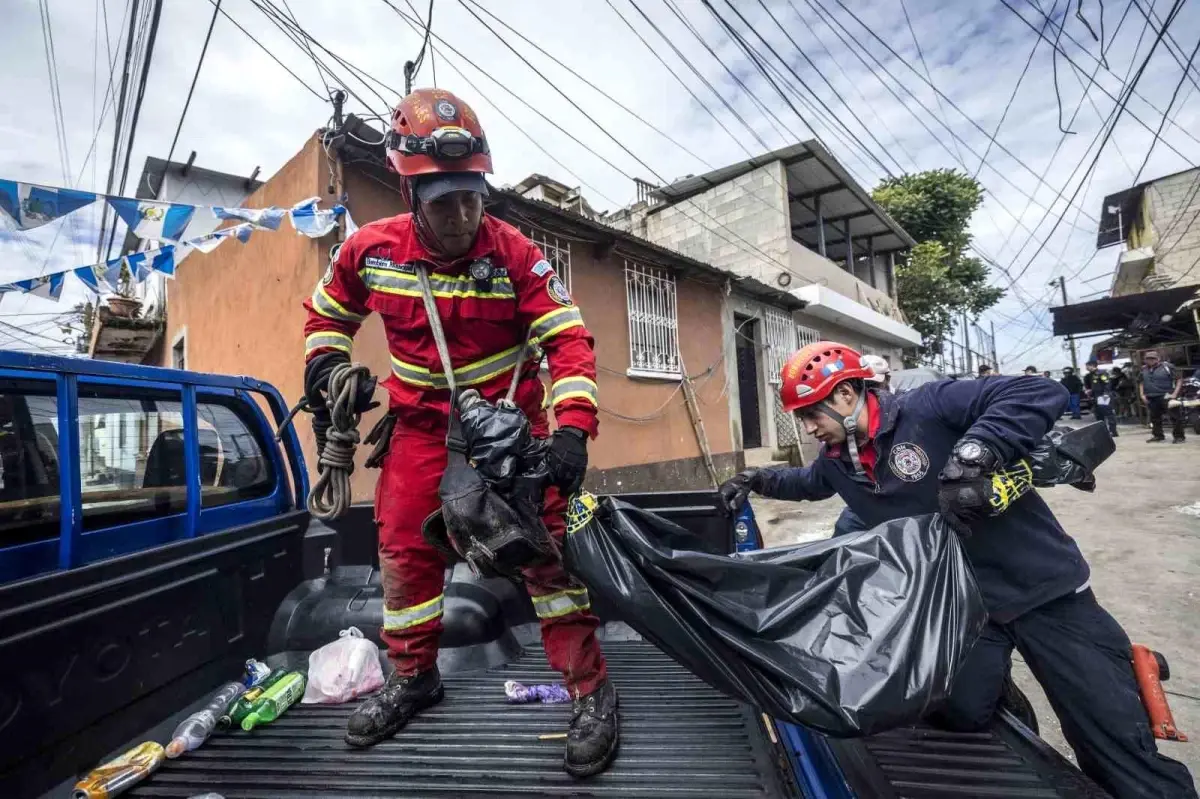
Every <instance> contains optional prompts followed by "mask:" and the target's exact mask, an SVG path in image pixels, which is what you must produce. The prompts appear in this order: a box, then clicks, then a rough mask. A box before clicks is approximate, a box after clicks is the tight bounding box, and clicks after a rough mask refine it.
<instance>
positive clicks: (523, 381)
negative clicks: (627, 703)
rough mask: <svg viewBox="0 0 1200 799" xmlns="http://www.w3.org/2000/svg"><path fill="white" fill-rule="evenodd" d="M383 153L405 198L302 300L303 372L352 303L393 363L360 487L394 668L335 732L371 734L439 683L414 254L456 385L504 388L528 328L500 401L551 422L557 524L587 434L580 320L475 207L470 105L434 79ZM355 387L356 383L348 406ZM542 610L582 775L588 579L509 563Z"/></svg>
mask: <svg viewBox="0 0 1200 799" xmlns="http://www.w3.org/2000/svg"><path fill="white" fill-rule="evenodd" d="M387 151H388V160H389V162H390V166H391V167H392V169H393V170H395V171H396V172H398V173H399V174H400V175H401V186H402V191H403V194H404V197H405V199H406V201H407V202H408V205H409V207H410V208H412V209H413V212H412V213H411V214H401V215H399V216H395V217H391V218H388V219H380V220H378V221H376V222H372V223H371V224H368V225H364V226H363V227H362V228H361V229H359V230H358V231H356V232H355V233H354V234H352V235H351V236H350V237H349V238H348V239H347V240H346V241H345V242H344V243H343V244H342V246H341V248H340V250H339V251H338V253H337V256H336V258H335V259H334V261H333V262H332V263H331V264H330V267H329V270H328V271H327V272H326V274H325V276H324V277H323V279H322V280H321V282H320V284H319V285H318V286H317V287H316V289H315V291H314V292H313V295H312V298H311V299H310V300H309V301H307V302H306V303H305V306H304V307H305V308H306V309H307V310H308V321H307V323H306V324H305V326H304V332H305V336H306V340H305V349H306V354H305V360H306V362H307V366H306V374H305V383H306V387H308V388H309V389H310V390H311V388H312V387H313V386H317V387H322V381H324V383H325V387H327V383H328V375H329V372H330V370H331V368H332V367H333V366H334V365H335V364H337V363H346V362H348V361H349V358H350V348H351V340H352V338H353V337H354V334H355V333H356V332H357V331H358V328H359V326H360V325H361V323H362V321H363V318H364V317H365V316H366V315H367V314H368V313H370V312H371V311H375V312H376V313H378V314H379V315H380V316H381V317H382V320H383V325H384V331H385V333H386V335H387V341H388V350H389V352H390V353H391V361H392V364H391V365H392V374H391V375H390V376H389V377H388V378H387V379H386V380H385V381H384V383H383V385H384V387H385V388H386V389H387V392H388V399H389V403H390V409H391V413H392V414H394V416H395V418H396V426H395V430H394V433H393V435H392V437H391V441H390V448H389V450H388V453H387V455H386V456H385V459H384V461H383V473H382V475H381V476H380V479H379V483H378V486H377V489H376V493H375V516H376V519H377V521H378V524H379V560H380V567H381V570H382V575H383V586H384V623H383V631H382V636H383V639H384V641H385V642H386V643H387V647H388V656H389V658H390V659H391V661H392V663H393V664H394V665H395V673H394V674H392V676H391V677H389V678H388V681H387V684H386V685H385V686H384V688H383V689H382V690H381V691H380V692H379V693H378V694H377V695H376V696H374V697H372V698H371V699H368V700H367V701H366V702H364V703H363V705H362V706H361V707H360V708H359V709H358V710H357V711H355V713H354V715H353V716H351V717H350V721H349V723H348V724H347V730H346V741H347V742H348V743H350V744H352V745H355V746H370V745H372V744H375V743H377V742H378V741H381V740H383V739H385V738H388V737H390V736H391V735H394V734H395V733H396V732H397V731H398V730H399V729H400V728H401V727H403V726H404V725H405V724H406V723H407V722H408V720H409V719H410V718H412V717H413V716H414V715H415V714H416V713H418V712H419V711H421V710H422V709H424V708H427V707H430V706H432V705H434V704H436V703H437V702H439V701H441V699H442V695H443V688H442V682H441V678H440V676H439V674H438V670H437V652H438V637H439V635H440V633H441V631H442V608H443V603H444V601H445V600H444V595H443V593H442V591H443V584H442V583H443V576H444V570H445V567H446V564H445V562H444V561H443V560H442V558H441V557H440V556H439V555H438V553H437V551H436V550H435V549H434V548H433V547H432V546H430V545H429V544H427V543H426V542H425V540H424V539H423V537H422V535H421V523H422V521H423V520H424V519H425V517H427V516H428V515H429V514H430V513H432V512H433V511H435V510H437V509H438V508H439V506H440V501H439V499H438V483H439V480H440V479H441V475H442V472H443V470H444V469H445V467H446V460H447V454H446V431H447V425H448V420H449V412H450V408H449V402H450V392H449V390H448V388H447V381H446V376H445V374H444V373H443V367H442V362H441V360H440V359H439V356H438V352H437V347H436V344H435V341H434V335H433V332H432V330H431V327H430V322H429V319H428V317H427V316H426V313H425V306H424V304H423V301H422V291H421V286H420V279H419V277H418V274H417V273H418V270H419V269H424V270H427V273H428V277H429V281H430V285H431V288H432V293H433V296H434V300H435V303H436V305H437V310H438V315H439V316H440V318H441V321H442V325H443V327H444V329H445V336H446V344H447V347H448V350H449V356H450V361H451V363H452V365H453V368H454V377H455V380H456V383H457V386H458V388H460V389H464V388H468V387H470V388H474V389H477V390H478V391H479V392H480V393H481V394H482V395H483V396H484V398H485V399H488V400H491V401H495V400H497V399H500V398H501V397H503V396H504V394H505V391H506V389H507V388H508V386H509V384H510V382H511V380H512V378H513V369H514V368H515V367H516V365H517V360H518V355H519V353H520V351H521V348H522V347H524V346H525V345H526V342H527V341H532V342H534V343H535V344H536V345H538V346H539V347H540V348H541V349H542V350H543V351H544V352H545V354H546V356H547V359H548V361H549V367H550V378H551V386H550V389H549V392H548V396H547V392H546V390H545V388H544V387H543V384H542V383H541V381H540V380H539V378H538V361H537V359H536V358H530V359H526V360H525V364H526V365H525V366H524V367H523V368H522V372H523V374H522V375H521V377H520V380H519V383H518V387H517V391H516V396H515V401H516V403H517V404H518V405H519V406H520V408H521V409H522V410H523V411H524V412H525V414H526V415H527V416H528V417H529V419H530V420H531V422H532V425H533V430H534V433H535V435H540V436H546V435H548V433H549V426H548V422H547V418H546V411H545V410H544V408H545V407H546V406H547V405H549V407H552V408H553V409H554V414H555V417H556V419H557V422H558V429H557V430H556V431H555V432H554V435H553V437H552V438H551V443H550V449H549V465H550V472H551V476H552V478H553V480H554V483H555V485H554V486H553V487H551V488H550V489H548V490H547V492H546V497H545V513H544V517H543V518H544V520H545V522H546V526H547V528H548V529H549V530H550V532H551V534H552V535H553V536H555V538H556V539H558V540H560V541H561V537H562V535H563V531H564V528H565V522H564V518H563V514H564V511H565V509H566V504H567V503H566V497H567V496H569V495H570V494H571V493H573V492H574V491H576V490H577V489H578V488H579V486H580V484H581V483H582V481H583V475H584V471H585V469H586V468H587V440H588V438H589V437H594V436H595V435H596V428H597V421H596V409H597V406H596V382H595V379H596V361H595V355H594V352H593V349H592V344H593V342H592V337H591V334H589V333H588V331H587V328H585V327H584V324H583V318H582V316H581V315H580V312H579V309H578V308H577V307H576V306H575V304H574V303H573V302H572V301H571V297H570V295H569V294H568V293H567V289H566V286H565V285H564V284H563V281H562V279H561V278H560V277H559V276H558V275H556V274H555V272H554V270H553V268H552V267H551V265H550V263H549V262H548V261H546V260H545V258H544V257H543V256H542V253H541V252H540V251H539V250H538V248H537V247H536V246H535V245H534V244H533V243H532V242H530V241H529V239H527V238H525V236H523V235H522V234H521V233H520V232H519V231H518V230H516V229H515V228H513V227H511V226H510V225H507V224H505V223H504V222H501V221H500V220H498V219H495V218H493V217H491V216H488V215H486V214H484V213H483V198H484V196H486V194H487V184H486V182H485V181H484V177H483V175H484V173H490V172H491V171H492V160H491V156H490V154H489V152H488V147H487V141H486V139H485V138H484V134H483V128H482V127H481V125H480V124H479V120H478V119H477V118H476V117H475V114H474V113H473V112H472V111H471V109H470V107H469V106H467V104H466V103H464V102H462V101H461V100H459V99H458V98H457V97H455V96H454V95H453V94H450V93H449V92H445V91H441V90H436V89H434V90H431V89H420V90H417V91H414V92H413V93H412V94H410V95H408V96H407V97H405V98H404V99H403V100H402V101H401V102H400V105H399V106H398V107H397V108H396V111H395V113H394V114H393V115H392V130H391V132H390V133H389V135H388V139H387ZM369 401H370V398H369V396H366V395H364V396H363V397H362V398H361V399H360V403H359V405H360V407H361V408H365V407H366V406H367V404H368V403H369ZM524 578H525V580H524V581H525V586H526V589H527V590H528V592H529V595H530V597H531V598H532V599H533V606H534V609H535V610H536V612H537V615H538V617H539V619H540V621H541V630H542V640H543V641H544V642H545V646H546V654H547V657H548V658H549V660H550V664H551V665H552V666H553V667H554V668H556V669H558V670H559V671H561V672H562V673H563V676H564V679H565V681H566V685H567V688H568V689H569V691H570V692H571V695H572V697H573V698H574V708H573V710H574V713H573V716H572V719H571V725H570V729H569V732H568V735H567V746H566V756H565V761H564V767H565V769H566V771H567V772H568V773H570V774H572V775H573V776H577V777H580V776H588V775H591V774H595V773H598V772H600V771H603V770H604V769H605V768H607V767H608V764H609V763H610V762H611V761H612V758H613V756H614V755H615V752H616V747H617V737H618V725H619V720H618V715H617V695H616V691H615V689H614V688H613V687H612V685H611V684H610V683H609V682H608V680H607V671H606V668H605V661H604V655H603V653H602V652H601V651H600V645H599V644H598V643H597V641H596V636H595V631H596V627H597V626H598V624H599V620H598V619H597V618H596V616H595V615H593V614H592V612H591V610H590V604H589V600H588V594H587V590H586V589H585V588H584V587H583V586H582V585H581V584H580V583H579V582H577V581H576V580H575V579H574V578H572V577H571V576H570V575H568V574H567V573H566V572H565V571H564V570H563V568H562V566H561V564H559V563H552V564H550V565H542V566H536V567H532V568H527V569H526V570H524Z"/></svg>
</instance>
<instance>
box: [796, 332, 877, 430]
mask: <svg viewBox="0 0 1200 799" xmlns="http://www.w3.org/2000/svg"><path fill="white" fill-rule="evenodd" d="M874 375H875V372H874V371H873V370H872V369H871V367H869V366H867V365H866V364H864V363H863V362H862V356H861V355H859V354H858V352H857V351H855V350H853V349H851V348H850V347H847V346H846V345H845V344H839V343H837V342H836V341H818V342H816V343H815V344H809V345H807V346H805V347H802V348H801V349H800V351H799V352H797V353H796V354H795V355H793V356H792V357H791V358H789V359H788V362H787V363H785V364H784V365H783V372H782V375H781V376H782V378H783V385H782V387H781V388H780V390H779V391H780V395H781V396H780V398H781V400H782V401H783V409H784V411H786V412H788V413H791V412H792V411H795V410H798V409H799V408H804V407H807V406H809V405H816V404H817V403H819V402H823V401H824V400H825V399H827V398H828V397H829V395H830V394H832V393H833V389H834V388H835V387H836V386H837V384H838V383H841V382H842V381H844V380H853V379H855V378H862V379H869V378H871V377H873V376H874Z"/></svg>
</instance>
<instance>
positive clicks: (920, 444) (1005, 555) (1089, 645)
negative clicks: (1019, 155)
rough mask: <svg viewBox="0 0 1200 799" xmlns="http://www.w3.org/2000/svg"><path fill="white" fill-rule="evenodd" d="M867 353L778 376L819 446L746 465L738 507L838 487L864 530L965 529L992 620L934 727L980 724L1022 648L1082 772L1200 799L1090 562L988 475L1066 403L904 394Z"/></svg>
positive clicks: (818, 353)
mask: <svg viewBox="0 0 1200 799" xmlns="http://www.w3.org/2000/svg"><path fill="white" fill-rule="evenodd" d="M871 376H872V372H871V370H870V368H869V367H866V366H864V365H863V364H862V362H861V358H860V356H859V354H858V353H857V352H855V351H854V350H852V349H850V348H849V347H846V346H844V345H842V344H837V343H834V342H829V341H822V342H818V343H816V344H811V345H809V346H807V347H805V348H803V349H802V350H800V351H799V352H798V353H796V354H795V355H793V356H792V358H791V360H789V361H788V363H787V364H786V365H785V366H784V369H783V375H782V377H783V384H782V387H781V393H782V399H783V408H784V410H785V411H791V412H794V413H795V414H796V416H797V421H799V422H800V423H801V424H802V425H803V426H804V429H805V430H806V431H807V432H808V433H809V434H810V435H813V436H814V437H816V438H817V439H818V440H819V441H820V442H821V443H822V444H823V445H824V447H823V448H822V451H821V454H820V455H818V457H817V458H816V460H815V461H814V462H813V463H812V464H811V465H809V466H805V467H801V468H790V467H783V468H774V469H749V470H747V471H744V472H742V473H741V474H739V475H737V476H736V477H734V478H733V479H731V480H729V481H728V482H726V483H725V484H724V485H722V486H721V496H722V499H723V500H724V501H725V503H726V504H727V506H728V507H729V508H730V509H736V508H738V507H740V505H741V504H742V503H743V502H745V500H746V497H747V496H748V495H749V493H750V492H751V491H753V492H755V493H758V494H761V495H763V496H766V497H773V498H776V499H791V500H805V499H807V500H820V499H826V498H828V497H831V496H833V495H834V494H838V495H839V496H841V498H842V499H843V500H845V502H846V505H847V506H848V507H849V508H850V510H851V511H853V512H854V513H855V514H856V515H857V516H858V517H859V518H860V519H861V520H862V522H863V524H864V525H865V526H866V527H868V528H869V527H873V526H875V525H878V524H881V523H883V522H885V521H888V520H890V519H896V518H901V517H905V516H921V515H924V514H929V513H933V512H936V511H940V512H941V514H942V516H943V518H944V519H945V520H946V521H947V522H948V523H949V524H950V525H951V526H952V527H953V528H954V529H955V530H956V531H958V532H959V534H960V535H961V536H962V540H963V549H964V550H965V552H966V553H967V556H968V558H969V559H970V561H971V564H972V566H973V567H974V570H975V576H976V579H977V581H978V583H979V588H980V590H981V591H982V593H983V596H984V599H985V601H986V602H987V606H988V610H989V612H990V614H991V620H990V622H989V623H988V626H987V627H986V628H985V629H984V631H983V633H982V635H981V636H980V638H979V640H978V642H977V643H976V645H975V648H974V649H973V650H972V652H971V655H970V656H969V658H968V660H967V663H966V664H965V665H964V666H963V668H962V670H961V671H960V672H959V675H958V677H957V679H956V681H955V684H954V686H953V688H952V690H951V695H950V698H949V699H948V700H947V702H946V703H945V704H944V706H942V707H941V708H939V709H938V711H937V712H936V713H935V714H933V715H932V716H931V720H932V721H934V722H935V723H937V724H941V725H943V726H946V727H949V728H952V729H958V730H973V729H979V728H981V727H983V726H984V725H986V724H987V723H988V722H989V721H990V720H991V718H992V716H993V715H994V713H995V711H996V708H997V706H998V705H999V703H1000V700H1001V694H1002V693H1003V690H1004V683H1005V677H1006V675H1007V673H1008V670H1009V667H1010V659H1011V655H1012V650H1013V649H1014V648H1015V649H1017V650H1018V651H1020V653H1021V655H1022V656H1023V657H1024V659H1025V662H1026V663H1027V664H1028V665H1029V668H1030V670H1031V671H1032V672H1033V675H1034V677H1036V678H1037V680H1038V682H1039V683H1041V685H1042V687H1043V688H1044V689H1045V691H1046V695H1047V697H1048V698H1049V700H1050V704H1051V706H1052V707H1053V708H1054V712H1055V714H1056V715H1057V716H1058V718H1059V721H1060V722H1061V723H1062V730H1063V734H1064V736H1065V737H1066V739H1067V741H1068V742H1069V743H1070V744H1071V747H1072V748H1073V749H1074V750H1075V754H1076V756H1077V757H1078V760H1079V766H1080V768H1081V769H1083V771H1084V773H1086V774H1087V775H1088V776H1089V777H1091V778H1092V779H1093V780H1095V781H1096V782H1098V783H1099V784H1100V785H1101V786H1103V787H1104V788H1105V789H1106V790H1107V791H1108V792H1109V793H1111V794H1112V795H1113V796H1114V797H1117V799H1126V797H1139V798H1142V797H1145V798H1146V799H1149V797H1156V798H1161V799H1166V797H1171V799H1178V798H1179V797H1196V789H1195V785H1194V783H1193V781H1192V777H1191V775H1190V774H1189V773H1188V770H1187V767H1186V766H1184V765H1183V764H1181V763H1178V762H1176V761H1174V760H1171V759H1170V758H1167V757H1165V756H1163V755H1161V754H1159V753H1158V751H1157V748H1156V746H1155V743H1154V738H1153V736H1152V735H1151V733H1150V725H1149V719H1148V717H1147V715H1146V711H1145V708H1144V707H1143V705H1142V701H1141V696H1140V693H1139V691H1138V685H1137V680H1136V678H1135V676H1134V673H1133V668H1132V665H1131V659H1132V653H1131V649H1130V642H1129V638H1128V636H1126V634H1125V631H1124V630H1122V629H1121V626H1120V625H1119V624H1118V623H1117V622H1116V620H1115V619H1113V618H1112V616H1110V615H1109V614H1108V613H1107V611H1105V610H1104V609H1103V608H1102V607H1101V606H1100V605H1099V603H1098V602H1097V601H1096V597H1095V595H1094V594H1093V593H1092V590H1091V588H1089V586H1088V580H1089V570H1088V564H1087V561H1086V560H1084V557H1083V554H1082V553H1081V552H1080V551H1079V547H1078V546H1076V544H1075V541H1074V540H1073V539H1072V538H1071V537H1070V536H1069V535H1067V534H1066V532H1064V531H1063V529H1062V527H1061V526H1060V525H1059V523H1058V520H1057V519H1055V518H1054V514H1053V513H1051V512H1050V508H1049V507H1047V506H1046V503H1045V502H1044V501H1043V500H1042V498H1041V497H1040V496H1039V495H1038V494H1037V492H1036V491H1030V492H1028V493H1026V494H1024V495H1022V496H1021V497H1019V498H1018V499H1016V500H1015V501H1013V502H1012V503H1011V505H1009V506H1008V507H1007V508H1006V509H1004V510H1003V512H1002V513H999V514H995V513H994V511H993V509H992V507H991V505H990V503H989V499H990V497H991V494H992V481H991V475H992V474H993V473H994V472H995V471H996V470H997V469H999V468H1003V467H1004V466H1005V465H1006V464H1010V463H1012V462H1014V461H1016V460H1018V459H1019V458H1022V457H1025V456H1027V455H1028V454H1029V452H1030V450H1031V449H1033V448H1034V447H1035V446H1036V445H1037V444H1038V443H1039V442H1040V441H1041V439H1042V437H1043V436H1044V435H1045V434H1046V432H1047V431H1049V430H1050V428H1051V426H1052V425H1053V424H1054V422H1055V420H1056V419H1058V417H1059V416H1060V415H1061V414H1062V412H1063V410H1064V408H1066V405H1067V391H1066V389H1064V388H1063V387H1062V386H1061V385H1058V384H1057V383H1054V382H1052V381H1049V380H1043V379H1040V378H1034V377H989V378H988V379H987V380H953V381H951V380H946V381H938V382H936V383H930V384H927V385H924V386H921V387H920V388H917V389H915V390H913V391H911V392H907V393H905V394H902V395H899V396H896V395H893V394H889V393H887V392H879V391H876V390H873V389H868V388H867V387H868V386H870V385H871V384H869V383H867V382H866V380H867V379H869V378H870V377H871Z"/></svg>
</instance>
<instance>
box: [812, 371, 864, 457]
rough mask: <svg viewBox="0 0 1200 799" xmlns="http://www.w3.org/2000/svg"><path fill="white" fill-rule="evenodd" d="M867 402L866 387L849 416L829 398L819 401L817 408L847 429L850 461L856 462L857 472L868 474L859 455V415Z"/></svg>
mask: <svg viewBox="0 0 1200 799" xmlns="http://www.w3.org/2000/svg"><path fill="white" fill-rule="evenodd" d="M866 404H867V390H866V389H865V388H864V389H863V390H862V391H861V392H860V393H859V395H858V400H857V401H855V403H854V410H853V411H851V412H850V415H849V416H843V415H842V414H840V413H838V412H837V411H835V410H834V409H833V406H832V405H830V404H829V401H828V400H825V401H823V402H820V403H817V410H819V411H821V413H823V414H825V415H826V416H828V417H829V418H830V419H833V420H834V421H835V422H838V423H839V424H840V425H841V426H842V428H843V429H844V430H845V431H846V446H847V448H848V449H849V450H850V462H851V463H853V464H854V473H855V474H866V470H865V469H863V465H862V459H861V458H859V457H858V415H859V414H860V413H862V409H863V407H864V406H865V405H866Z"/></svg>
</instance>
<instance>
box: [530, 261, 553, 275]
mask: <svg viewBox="0 0 1200 799" xmlns="http://www.w3.org/2000/svg"><path fill="white" fill-rule="evenodd" d="M553 271H554V267H553V266H551V265H550V262H549V261H547V260H546V259H545V258H543V259H542V260H540V261H538V262H537V263H536V264H534V265H533V273H534V274H535V275H537V276H538V277H545V276H546V275H548V274H550V273H551V272H553Z"/></svg>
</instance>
